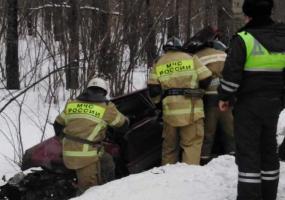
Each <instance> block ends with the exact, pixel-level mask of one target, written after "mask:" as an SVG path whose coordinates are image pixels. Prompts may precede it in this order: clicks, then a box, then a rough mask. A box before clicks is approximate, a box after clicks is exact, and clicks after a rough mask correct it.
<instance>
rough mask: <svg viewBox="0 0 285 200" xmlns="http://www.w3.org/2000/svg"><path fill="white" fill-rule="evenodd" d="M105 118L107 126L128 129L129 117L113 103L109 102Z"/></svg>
mask: <svg viewBox="0 0 285 200" xmlns="http://www.w3.org/2000/svg"><path fill="white" fill-rule="evenodd" d="M105 120H106V122H107V123H108V125H109V126H111V127H113V128H115V129H116V130H117V129H118V130H121V129H126V130H127V129H128V126H129V119H128V118H127V117H126V116H124V115H123V114H122V113H121V112H120V111H118V109H117V108H116V106H115V104H113V103H112V102H109V105H108V110H107V112H106V115H105Z"/></svg>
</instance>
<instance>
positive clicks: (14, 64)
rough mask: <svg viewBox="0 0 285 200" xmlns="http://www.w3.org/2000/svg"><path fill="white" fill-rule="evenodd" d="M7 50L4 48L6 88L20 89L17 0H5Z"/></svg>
mask: <svg viewBox="0 0 285 200" xmlns="http://www.w3.org/2000/svg"><path fill="white" fill-rule="evenodd" d="M7 3H8V4H7V5H8V16H7V24H8V28H7V42H6V44H7V50H6V73H7V88H8V89H20V81H19V76H20V75H19V60H18V22H17V16H18V8H17V7H18V2H17V0H7Z"/></svg>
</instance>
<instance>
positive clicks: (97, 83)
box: [87, 78, 108, 92]
mask: <svg viewBox="0 0 285 200" xmlns="http://www.w3.org/2000/svg"><path fill="white" fill-rule="evenodd" d="M90 87H98V88H101V89H103V90H104V91H106V92H107V91H108V87H107V83H106V81H105V80H103V79H102V78H92V79H91V80H90V81H89V83H88V85H87V88H90Z"/></svg>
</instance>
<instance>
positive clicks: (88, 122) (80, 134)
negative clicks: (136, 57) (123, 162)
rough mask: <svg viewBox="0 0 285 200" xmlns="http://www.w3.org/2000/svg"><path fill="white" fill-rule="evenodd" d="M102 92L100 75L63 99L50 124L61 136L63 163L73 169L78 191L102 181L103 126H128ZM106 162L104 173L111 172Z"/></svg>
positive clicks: (102, 82) (105, 127) (104, 129)
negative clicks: (106, 170)
mask: <svg viewBox="0 0 285 200" xmlns="http://www.w3.org/2000/svg"><path fill="white" fill-rule="evenodd" d="M106 94H107V85H106V82H105V81H104V80H103V79H101V78H93V79H91V80H90V81H89V83H88V86H87V88H86V90H85V91H84V92H83V93H82V94H80V95H79V96H78V97H77V98H76V99H75V100H69V101H68V102H67V104H66V106H65V109H64V111H63V112H62V113H61V114H60V115H59V116H58V117H57V118H56V120H55V123H54V127H55V132H56V134H57V135H62V136H63V140H62V143H63V160H64V164H65V166H66V167H67V168H68V169H73V170H75V171H76V175H77V178H78V186H79V191H80V192H83V191H85V190H86V189H88V188H89V187H91V186H94V185H98V184H101V183H102V176H101V175H102V174H101V169H102V167H101V165H102V164H106V163H101V161H102V159H104V158H106V157H105V155H106V154H105V153H104V148H103V146H102V145H101V144H100V142H101V141H102V140H103V139H104V138H105V132H106V129H107V126H111V127H114V128H117V130H118V131H121V132H124V131H126V129H127V128H128V123H129V122H128V121H129V120H128V118H127V117H125V116H124V115H123V114H121V113H120V112H119V111H118V110H117V108H116V106H115V105H114V104H113V103H112V102H110V101H108V100H107V99H106ZM104 160H106V159H104ZM107 160H108V159H107ZM108 162H111V164H110V163H109V165H108V167H109V169H108V170H109V172H108V173H109V174H113V173H114V171H112V170H114V166H112V160H111V161H110V159H109V161H108ZM110 165H111V166H110ZM102 170H105V168H103V169H102ZM104 175H106V173H105V174H104Z"/></svg>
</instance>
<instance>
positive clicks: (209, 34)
mask: <svg viewBox="0 0 285 200" xmlns="http://www.w3.org/2000/svg"><path fill="white" fill-rule="evenodd" d="M218 34H219V33H218V31H217V30H216V29H215V28H213V27H211V26H207V27H206V28H204V29H202V30H200V31H198V32H197V33H196V34H195V35H194V36H193V37H191V38H190V39H189V40H188V41H187V42H186V43H185V44H184V45H183V49H185V51H187V52H189V53H196V52H198V51H200V50H202V49H203V48H205V47H207V46H211V45H210V44H211V42H212V41H213V40H215V38H217V37H218Z"/></svg>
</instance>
